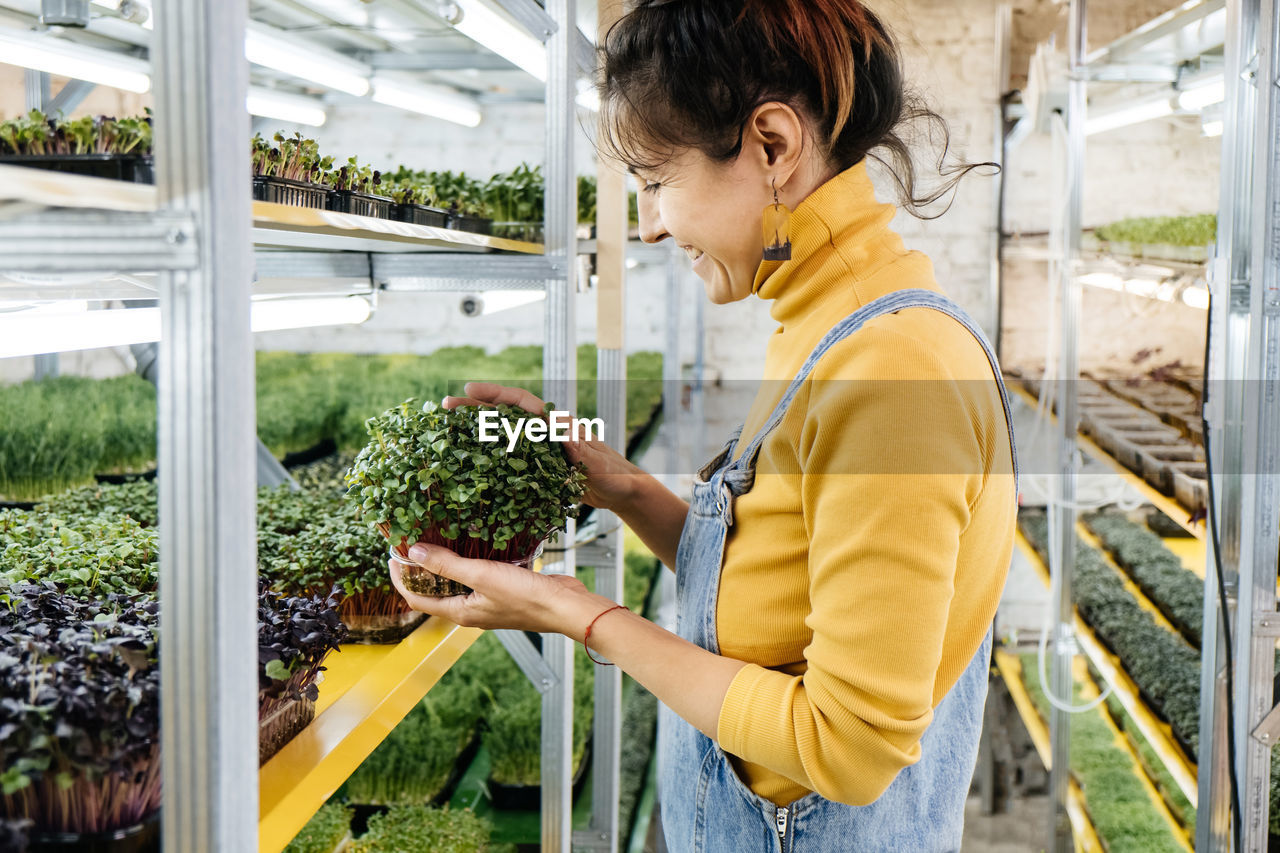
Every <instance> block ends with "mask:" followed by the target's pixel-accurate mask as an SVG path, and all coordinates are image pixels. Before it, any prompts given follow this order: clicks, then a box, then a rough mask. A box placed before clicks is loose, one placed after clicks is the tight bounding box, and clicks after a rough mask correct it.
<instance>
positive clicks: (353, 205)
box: [329, 190, 393, 219]
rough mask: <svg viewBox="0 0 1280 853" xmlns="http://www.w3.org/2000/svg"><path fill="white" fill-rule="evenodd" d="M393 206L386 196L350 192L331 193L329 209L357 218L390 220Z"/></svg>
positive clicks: (332, 191)
mask: <svg viewBox="0 0 1280 853" xmlns="http://www.w3.org/2000/svg"><path fill="white" fill-rule="evenodd" d="M392 204H393V202H392V201H391V199H389V198H387V197H386V196H380V195H369V194H368V193H357V192H351V191H350V190H330V191H329V209H330V210H335V211H337V212H338V213H352V214H355V215H356V216H373V217H376V218H378V219H390V218H391V206H392Z"/></svg>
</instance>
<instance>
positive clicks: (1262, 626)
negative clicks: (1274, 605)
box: [1253, 610, 1280, 637]
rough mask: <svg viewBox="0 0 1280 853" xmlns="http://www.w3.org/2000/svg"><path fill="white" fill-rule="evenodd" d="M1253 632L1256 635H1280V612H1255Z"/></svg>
mask: <svg viewBox="0 0 1280 853" xmlns="http://www.w3.org/2000/svg"><path fill="white" fill-rule="evenodd" d="M1253 633H1254V636H1256V637H1280V612H1276V611H1274V610H1264V611H1262V612H1261V613H1255V614H1253Z"/></svg>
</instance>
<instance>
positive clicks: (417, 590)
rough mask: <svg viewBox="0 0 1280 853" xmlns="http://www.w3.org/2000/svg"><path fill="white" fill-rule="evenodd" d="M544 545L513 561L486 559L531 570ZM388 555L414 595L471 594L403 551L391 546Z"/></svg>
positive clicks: (541, 544)
mask: <svg viewBox="0 0 1280 853" xmlns="http://www.w3.org/2000/svg"><path fill="white" fill-rule="evenodd" d="M545 544H546V540H545V539H544V540H543V541H542V542H539V543H538V547H536V548H534V549H533V550H532V551H530V552H529V553H528V554H526V555H525V556H523V557H519V558H517V559H514V560H502V558H501V557H497V556H495V557H491V558H488V559H495V560H502V562H506V563H511V564H512V565H515V566H519V567H520V568H522V569H528V568H532V567H533V561H534V560H536V559H538V557H540V556H541V555H542V547H543V545H545ZM390 554H391V557H392V558H393V559H395V560H397V561H398V562H400V563H401V564H402V566H403V568H401V570H400V580H402V581H403V582H404V585H405V588H407V589H408V590H409V591H410V592H412V593H414V594H415V595H424V596H428V597H431V598H444V597H446V596H450V595H466V594H468V593H469V592H471V587H469V586H465V585H463V584H460V583H458V582H457V581H455V580H452V579H450V578H446V577H441V576H440V575H437V574H435V573H434V572H432V571H431V570H429V569H427V568H426V567H424V566H421V565H419V564H418V563H415V562H413V561H412V560H410V559H409V557H408V555H407V553H405V550H404V549H399V548H396V547H395V546H394V545H392V546H391V548H390Z"/></svg>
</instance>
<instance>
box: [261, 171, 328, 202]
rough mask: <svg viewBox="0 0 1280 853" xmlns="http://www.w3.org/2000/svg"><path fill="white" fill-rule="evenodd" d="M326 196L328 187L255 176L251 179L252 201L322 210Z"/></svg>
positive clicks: (286, 179)
mask: <svg viewBox="0 0 1280 853" xmlns="http://www.w3.org/2000/svg"><path fill="white" fill-rule="evenodd" d="M328 195H329V188H328V187H325V186H321V185H319V184H309V183H307V182H306V181H294V180H290V179H289V178H273V177H269V176H266V175H255V176H254V178H253V200H254V201H269V202H273V203H275V204H290V205H293V206H294V207H311V208H315V209H317V210H324V205H325V201H326V197H327V196H328Z"/></svg>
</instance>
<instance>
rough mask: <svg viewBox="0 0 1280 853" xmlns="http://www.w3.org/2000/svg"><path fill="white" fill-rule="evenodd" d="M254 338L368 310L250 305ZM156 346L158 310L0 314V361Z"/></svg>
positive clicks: (348, 299) (342, 303)
mask: <svg viewBox="0 0 1280 853" xmlns="http://www.w3.org/2000/svg"><path fill="white" fill-rule="evenodd" d="M251 310H252V312H253V313H252V315H251V316H252V320H251V322H252V328H253V331H255V332H272V331H278V330H280V329H300V328H304V327H307V326H336V325H343V324H352V323H363V322H364V321H365V320H367V319H369V315H370V313H371V310H372V309H371V307H370V305H369V301H368V300H367V299H365V298H364V297H362V296H340V297H326V298H321V299H306V300H302V299H277V300H268V301H263V302H254V303H253V305H252V308H251ZM158 340H160V309H159V308H128V309H114V308H113V309H110V310H105V311H87V310H85V303H83V302H78V303H70V304H59V305H53V306H49V307H40V308H31V309H28V310H24V311H11V312H0V358H12V357H14V356H21V355H43V354H44V353H52V352H73V351H76V350H86V349H99V348H101V347H119V346H128V345H129V344H144V343H149V342H151V341H158Z"/></svg>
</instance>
